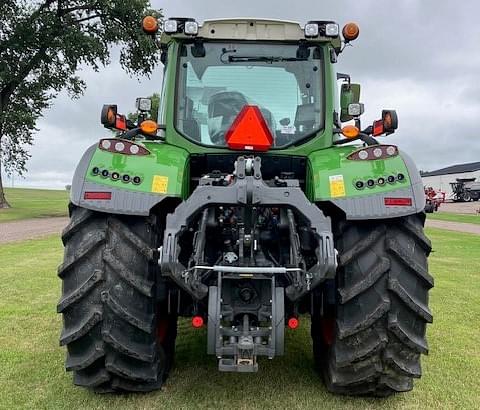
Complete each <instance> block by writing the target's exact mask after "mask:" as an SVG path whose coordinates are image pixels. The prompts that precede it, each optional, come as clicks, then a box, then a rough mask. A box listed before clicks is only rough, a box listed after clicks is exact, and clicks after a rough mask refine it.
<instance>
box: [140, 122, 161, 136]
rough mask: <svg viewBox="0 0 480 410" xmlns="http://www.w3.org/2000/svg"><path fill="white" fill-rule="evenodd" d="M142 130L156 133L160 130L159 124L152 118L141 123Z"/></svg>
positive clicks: (145, 132) (150, 133)
mask: <svg viewBox="0 0 480 410" xmlns="http://www.w3.org/2000/svg"><path fill="white" fill-rule="evenodd" d="M140 130H141V131H142V133H144V134H147V135H155V134H156V133H157V130H158V124H157V123H156V122H155V121H152V120H146V121H143V122H142V123H141V124H140Z"/></svg>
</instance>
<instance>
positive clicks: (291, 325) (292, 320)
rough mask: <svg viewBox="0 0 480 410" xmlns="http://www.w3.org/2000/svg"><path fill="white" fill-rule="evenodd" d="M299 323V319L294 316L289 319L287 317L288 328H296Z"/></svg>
mask: <svg viewBox="0 0 480 410" xmlns="http://www.w3.org/2000/svg"><path fill="white" fill-rule="evenodd" d="M299 324H300V321H299V320H298V319H297V318H296V317H291V318H290V319H288V327H289V328H290V329H296V328H297V327H298V325H299Z"/></svg>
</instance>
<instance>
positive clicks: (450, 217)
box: [427, 212, 480, 224]
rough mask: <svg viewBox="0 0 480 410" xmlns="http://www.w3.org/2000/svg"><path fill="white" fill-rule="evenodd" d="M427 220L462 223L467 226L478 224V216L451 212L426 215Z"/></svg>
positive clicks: (479, 220)
mask: <svg viewBox="0 0 480 410" xmlns="http://www.w3.org/2000/svg"><path fill="white" fill-rule="evenodd" d="M427 218H428V219H436V220H438V221H451V222H464V223H469V224H480V214H479V215H472V214H455V213H453V212H435V213H434V214H427Z"/></svg>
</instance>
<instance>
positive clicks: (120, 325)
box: [57, 205, 176, 393]
mask: <svg viewBox="0 0 480 410" xmlns="http://www.w3.org/2000/svg"><path fill="white" fill-rule="evenodd" d="M70 215H71V222H70V224H69V225H68V226H67V228H66V229H65V230H64V232H63V239H64V244H65V262H64V263H63V264H62V265H61V266H60V268H59V270H58V272H59V276H60V277H61V279H62V280H63V291H62V298H61V299H60V301H59V303H58V306H57V310H58V312H59V313H62V314H63V323H64V326H63V330H62V334H61V336H60V344H61V345H62V346H64V345H66V346H67V358H66V362H65V368H66V370H68V371H72V372H73V380H74V384H76V385H79V386H83V387H87V388H90V389H92V390H93V391H95V392H97V393H109V392H119V391H132V392H137V391H138V392H147V391H152V390H156V389H159V388H160V387H161V385H162V383H163V381H164V380H165V377H166V374H167V372H168V369H169V365H171V363H172V361H173V355H174V347H173V346H174V344H173V345H172V346H170V345H168V346H163V345H162V344H160V343H159V342H158V340H157V335H156V332H157V330H156V323H155V321H156V320H157V318H156V315H158V314H160V315H163V314H166V313H164V312H163V311H162V313H159V311H157V308H158V306H157V303H158V302H157V301H156V294H157V292H156V286H158V285H157V284H156V281H157V280H158V277H159V276H158V265H157V263H156V261H155V260H154V259H155V257H156V253H155V252H156V249H157V241H158V240H159V238H158V237H157V229H156V226H153V225H151V222H152V221H153V219H151V218H142V217H123V216H121V215H120V216H116V215H109V214H103V213H98V212H93V211H88V210H85V209H82V208H79V207H76V206H74V205H71V206H70ZM162 286H163V285H162ZM162 309H163V308H162ZM168 317H170V316H168ZM172 320H173V317H172ZM172 323H173V322H172ZM175 323H176V318H175ZM169 332H170V333H171V334H170V333H168V334H169V336H168V340H169V341H173V343H174V339H175V335H176V326H175V327H174V328H172V329H171V330H169ZM172 332H173V333H172Z"/></svg>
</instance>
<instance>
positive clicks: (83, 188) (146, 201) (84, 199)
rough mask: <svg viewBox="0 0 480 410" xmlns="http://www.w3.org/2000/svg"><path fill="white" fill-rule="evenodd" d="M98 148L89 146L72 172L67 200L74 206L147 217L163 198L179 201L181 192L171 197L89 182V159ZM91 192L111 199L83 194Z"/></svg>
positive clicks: (90, 160) (90, 162)
mask: <svg viewBox="0 0 480 410" xmlns="http://www.w3.org/2000/svg"><path fill="white" fill-rule="evenodd" d="M97 148H98V144H94V145H92V146H91V147H89V148H88V149H87V151H86V152H85V154H84V155H83V156H82V159H81V160H80V163H79V164H78V166H77V168H76V170H75V173H74V176H73V181H72V187H71V191H70V200H71V202H72V203H73V204H74V205H77V206H79V207H82V208H86V209H90V210H93V211H99V212H105V213H111V214H122V215H138V216H148V215H149V214H150V211H151V209H152V208H153V207H154V206H155V205H157V204H159V203H160V202H162V201H163V200H165V199H166V198H170V197H176V198H177V199H179V197H180V196H181V194H180V193H179V194H178V195H171V194H170V193H166V194H159V193H148V192H140V191H138V190H132V189H122V188H115V187H112V186H111V185H106V184H102V183H97V182H93V181H91V180H88V174H89V171H88V170H89V169H90V167H91V166H92V165H91V164H92V160H93V158H94V156H95V154H96V152H98V149H97ZM91 192H94V193H95V192H109V193H111V199H109V200H95V199H88V195H86V193H91Z"/></svg>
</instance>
